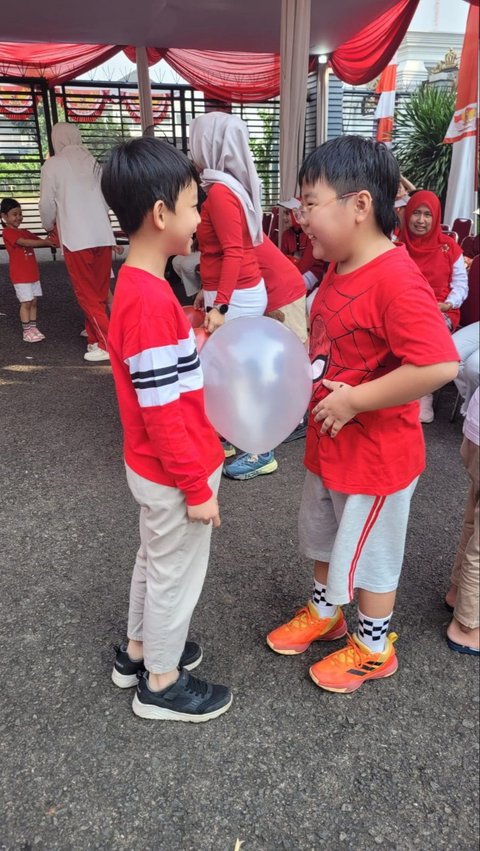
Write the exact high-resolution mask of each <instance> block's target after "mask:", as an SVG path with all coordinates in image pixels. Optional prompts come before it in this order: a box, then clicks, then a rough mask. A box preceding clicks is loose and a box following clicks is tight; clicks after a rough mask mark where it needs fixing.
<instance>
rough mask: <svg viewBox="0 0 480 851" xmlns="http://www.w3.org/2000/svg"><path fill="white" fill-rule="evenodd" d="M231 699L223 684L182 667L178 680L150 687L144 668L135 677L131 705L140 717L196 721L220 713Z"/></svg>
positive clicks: (229, 703)
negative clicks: (206, 680)
mask: <svg viewBox="0 0 480 851" xmlns="http://www.w3.org/2000/svg"><path fill="white" fill-rule="evenodd" d="M232 699H233V698H232V694H231V691H230V689H228V688H227V686H220V685H215V684H214V683H207V682H205V681H204V680H197V678H196V677H192V675H191V674H189V673H188V671H186V670H185V668H182V669H181V670H180V676H179V678H178V680H177V681H176V682H175V683H173V684H172V685H171V686H168V687H167V688H165V689H162V691H151V689H150V687H149V685H148V675H147V673H146V672H145V674H144V675H143V676H142V677H141V678H140V679H139V680H138V683H137V690H136V692H135V697H134V698H133V703H132V709H133V711H134V713H135V715H139V716H140V718H155V719H163V720H164V721H193V723H195V724H198V723H200V722H202V721H209V720H210V719H211V718H218V716H219V715H223V713H224V712H226V711H227V709H229V708H230V706H231V703H232Z"/></svg>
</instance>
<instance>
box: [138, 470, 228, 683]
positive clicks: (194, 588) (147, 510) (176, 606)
mask: <svg viewBox="0 0 480 851" xmlns="http://www.w3.org/2000/svg"><path fill="white" fill-rule="evenodd" d="M126 470H127V482H128V486H129V488H130V490H131V492H132V494H133V497H134V499H135V501H136V502H138V504H139V505H140V548H139V550H138V553H137V558H136V561H135V566H134V568H133V574H132V581H131V586H130V605H129V609H128V629H127V635H128V637H129V638H131V639H132V640H133V641H143V657H144V661H145V667H146V669H147V671H151V672H152V673H153V674H164V673H166V672H167V671H173V669H174V668H176V667H177V665H178V663H179V661H180V656H181V655H182V653H183V649H184V646H185V641H186V639H187V635H188V629H189V626H190V620H191V617H192V614H193V611H194V609H195V606H196V605H197V602H198V598H199V597H200V594H201V591H202V588H203V582H204V579H205V574H206V572H207V567H208V557H209V554H210V538H211V534H212V524H211V523H209V524H208V525H204V524H203V523H191V522H189V520H188V516H187V510H186V503H185V498H184V495H183V493H182V491H180V490H178V488H171V487H166V486H164V485H158V484H156V483H155V482H150V481H148V479H144V478H143V477H142V476H139V475H137V473H134V472H133V470H131V469H130V468H129V467H127V468H126ZM221 472H222V467H221V466H220V467H219V468H218V469H217V470H215V472H214V473H213V474H212V475H211V476H210V479H209V485H210V487H211V489H212V491H213V492H214V494H216V493H217V491H218V486H219V484H220V477H221Z"/></svg>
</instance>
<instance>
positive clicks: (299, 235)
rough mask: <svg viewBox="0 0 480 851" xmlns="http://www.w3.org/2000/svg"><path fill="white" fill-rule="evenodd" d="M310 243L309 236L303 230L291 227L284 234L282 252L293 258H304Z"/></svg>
mask: <svg viewBox="0 0 480 851" xmlns="http://www.w3.org/2000/svg"><path fill="white" fill-rule="evenodd" d="M307 242H310V240H309V238H308V236H307V234H306V233H305V232H304V231H303V230H302V229H301V228H294V227H289V228H287V230H284V232H283V233H282V252H283V253H284V254H288V255H290V256H293V255H295V254H298V255H299V257H303V252H304V251H305V246H306V244H307Z"/></svg>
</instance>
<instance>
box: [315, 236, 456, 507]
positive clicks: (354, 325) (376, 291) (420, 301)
mask: <svg viewBox="0 0 480 851" xmlns="http://www.w3.org/2000/svg"><path fill="white" fill-rule="evenodd" d="M310 358H311V361H312V365H313V373H314V389H313V395H312V401H311V408H313V407H314V405H316V404H317V403H318V402H319V401H320V400H321V399H323V398H324V397H325V396H326V395H327V394H328V392H329V391H328V390H327V388H326V387H325V386H324V385H323V384H322V383H321V380H320V379H321V378H329V379H331V380H332V381H344V382H346V383H347V384H352V385H358V384H363V383H364V382H366V381H373V380H374V379H375V378H380V377H381V376H383V375H386V374H387V373H389V372H391V371H392V370H394V369H397V368H398V367H399V366H402V365H403V364H414V365H415V366H428V365H430V364H435V363H444V362H446V361H458V354H457V351H456V349H455V346H454V345H453V343H452V340H451V338H450V334H449V333H448V331H447V328H446V326H445V321H444V319H443V317H442V315H441V313H440V311H439V309H438V306H437V302H436V300H435V296H434V294H433V292H432V289H431V287H430V286H429V285H428V283H427V282H426V280H425V278H424V277H423V275H422V274H421V273H420V272H419V270H418V268H417V266H416V264H415V263H414V262H413V260H412V259H411V258H410V257H409V256H408V254H407V251H406V250H405V248H404V247H403V246H402V247H400V248H395V249H393V250H391V251H386V252H385V253H384V254H381V255H380V256H379V257H376V258H375V259H374V260H372V261H371V262H370V263H367V264H366V265H365V266H362V267H361V268H360V269H356V270H355V271H354V272H351V273H350V274H346V275H338V274H336V272H335V267H334V265H333V264H331V265H330V267H329V269H328V271H327V274H326V275H325V278H324V279H323V282H322V285H321V287H320V289H319V290H318V293H317V296H316V298H315V300H314V302H313V305H312V313H311V319H310ZM418 414H419V411H418V403H417V402H409V403H408V404H405V405H398V406H396V407H395V408H382V409H380V410H378V411H367V412H365V413H360V414H357V416H356V417H355V418H354V419H353V420H351V421H350V422H348V423H347V424H346V425H345V426H344V427H343V428H342V430H341V431H340V432H339V434H338V435H337V436H336V437H335V438H333V439H332V438H331V437H330V436H329V435H328V434H320V429H321V426H322V423H321V422H319V423H315V422H314V420H313V417H312V416H311V415H310V418H309V423H308V429H307V440H306V447H305V466H306V467H307V469H308V470H310V471H311V472H312V473H316V474H317V475H318V476H321V478H322V481H323V483H324V484H325V486H326V487H327V488H330V489H332V490H335V491H340V492H341V493H347V494H350V493H356V494H374V495H377V496H383V495H386V494H390V493H394V492H395V491H398V490H402V489H403V488H405V487H407V486H408V485H409V484H410V483H411V482H412V481H413V480H414V479H415V478H416V477H417V476H418V475H420V473H421V472H422V471H423V469H424V468H425V446H424V440H423V433H422V426H421V424H420V422H419V419H418Z"/></svg>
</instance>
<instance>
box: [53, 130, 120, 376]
mask: <svg viewBox="0 0 480 851" xmlns="http://www.w3.org/2000/svg"><path fill="white" fill-rule="evenodd" d="M52 143H53V149H54V151H55V156H53V157H51V158H50V159H48V160H47V161H46V162H45V163H44V165H43V166H42V172H41V182H40V218H41V220H42V225H43V227H44V228H45V230H46V231H47V232H50V231H51V230H52V229H53V228H54V226H55V225H56V227H57V230H58V235H59V240H60V244H61V245H62V247H63V253H64V257H65V265H66V267H67V270H68V274H69V276H70V279H71V281H72V286H73V290H74V292H75V296H76V298H77V301H78V304H79V305H80V307H81V309H82V310H83V312H84V314H85V328H86V331H87V339H88V346H87V352H86V354H85V355H84V357H85V360H87V361H103V360H108V353H107V350H106V349H107V333H108V315H107V312H106V302H107V297H108V291H109V285H110V270H111V264H112V246H114V245H115V237H114V235H113V231H112V226H111V224H110V219H109V216H108V207H107V204H106V202H105V199H104V197H103V195H102V191H101V189H100V177H101V174H100V169H99V167H98V164H97V162H96V160H95V159H94V157H93V156H92V154H91V153H90V152H89V151H88V150H87V149H86V148H85V147H84V146H83V145H82V139H81V136H80V132H79V130H78V127H77V126H76V125H75V124H68V123H66V122H59V123H58V124H55V126H54V127H53V130H52Z"/></svg>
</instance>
